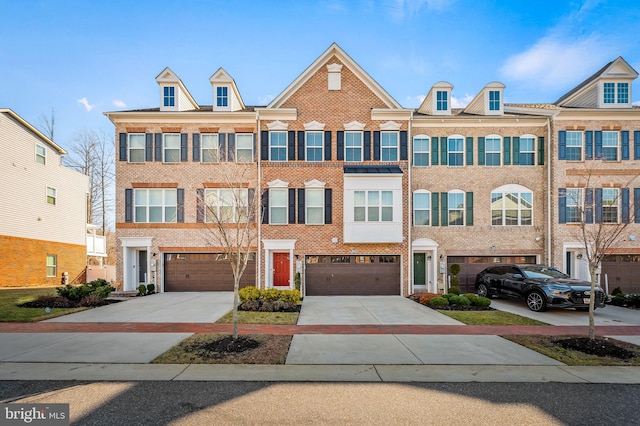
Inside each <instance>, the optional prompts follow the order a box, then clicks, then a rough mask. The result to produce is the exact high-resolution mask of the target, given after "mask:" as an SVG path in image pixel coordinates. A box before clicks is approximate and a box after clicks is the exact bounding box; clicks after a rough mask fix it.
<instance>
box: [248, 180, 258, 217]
mask: <svg viewBox="0 0 640 426" xmlns="http://www.w3.org/2000/svg"><path fill="white" fill-rule="evenodd" d="M255 196H256V190H255V189H254V188H249V189H248V190H247V208H248V209H249V222H255V221H256V203H255V201H256V200H255V199H254V197H255Z"/></svg>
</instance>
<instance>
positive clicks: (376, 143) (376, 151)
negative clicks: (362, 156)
mask: <svg viewBox="0 0 640 426" xmlns="http://www.w3.org/2000/svg"><path fill="white" fill-rule="evenodd" d="M373 159H374V160H375V161H380V132H379V131H375V132H373Z"/></svg>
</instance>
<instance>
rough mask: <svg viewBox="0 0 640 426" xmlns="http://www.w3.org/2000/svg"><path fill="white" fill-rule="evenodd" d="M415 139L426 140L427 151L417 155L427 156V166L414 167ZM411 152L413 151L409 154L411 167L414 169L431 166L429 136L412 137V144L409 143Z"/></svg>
mask: <svg viewBox="0 0 640 426" xmlns="http://www.w3.org/2000/svg"><path fill="white" fill-rule="evenodd" d="M416 139H426V140H427V151H420V152H418V154H425V153H426V154H429V159H428V160H427V164H426V165H424V166H423V165H419V166H418V165H416V163H415V160H416V157H415V155H416V148H415V147H416V145H415V141H416ZM411 150H412V151H413V152H412V153H411V165H412V166H414V167H428V166H430V165H431V136H427V135H423V134H420V135H416V136H414V137H413V140H412V143H411Z"/></svg>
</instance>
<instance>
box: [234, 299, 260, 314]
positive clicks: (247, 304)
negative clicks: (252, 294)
mask: <svg viewBox="0 0 640 426" xmlns="http://www.w3.org/2000/svg"><path fill="white" fill-rule="evenodd" d="M238 309H240V310H241V311H257V310H258V309H260V302H259V301H258V300H254V299H252V300H246V301H244V302H242V304H241V305H240V306H238Z"/></svg>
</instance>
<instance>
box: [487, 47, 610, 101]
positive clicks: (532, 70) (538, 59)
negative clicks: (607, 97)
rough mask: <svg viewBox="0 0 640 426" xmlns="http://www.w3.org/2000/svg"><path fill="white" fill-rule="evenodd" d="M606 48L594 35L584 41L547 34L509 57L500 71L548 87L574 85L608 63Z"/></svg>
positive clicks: (507, 76)
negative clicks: (527, 47) (526, 48)
mask: <svg viewBox="0 0 640 426" xmlns="http://www.w3.org/2000/svg"><path fill="white" fill-rule="evenodd" d="M607 50H608V49H606V47H605V43H603V42H602V41H601V40H599V39H598V37H595V36H592V37H587V38H584V39H582V40H562V39H559V38H555V37H553V36H548V37H545V38H543V39H541V40H540V41H538V42H537V43H536V44H535V45H533V46H532V47H531V48H530V49H528V50H526V51H524V52H522V53H519V54H517V55H514V56H511V57H510V58H508V59H507V60H506V62H505V63H504V65H503V66H502V68H501V69H500V72H501V74H502V75H503V76H505V77H506V78H507V79H509V80H516V81H525V82H527V81H529V82H532V83H534V82H535V83H536V84H539V85H541V86H543V88H545V89H552V90H557V89H561V88H566V87H567V86H568V85H570V84H575V83H576V82H577V81H576V80H577V79H579V78H581V77H585V76H586V75H588V74H590V73H593V72H595V71H596V70H597V69H598V68H599V67H601V66H602V65H604V64H605V63H607V62H608V61H609V60H610V59H608V58H609V56H610V55H609V53H608V52H607Z"/></svg>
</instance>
